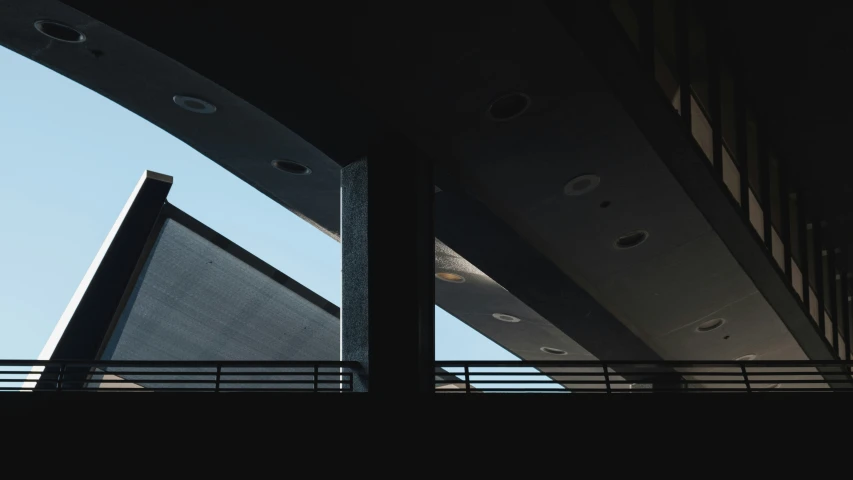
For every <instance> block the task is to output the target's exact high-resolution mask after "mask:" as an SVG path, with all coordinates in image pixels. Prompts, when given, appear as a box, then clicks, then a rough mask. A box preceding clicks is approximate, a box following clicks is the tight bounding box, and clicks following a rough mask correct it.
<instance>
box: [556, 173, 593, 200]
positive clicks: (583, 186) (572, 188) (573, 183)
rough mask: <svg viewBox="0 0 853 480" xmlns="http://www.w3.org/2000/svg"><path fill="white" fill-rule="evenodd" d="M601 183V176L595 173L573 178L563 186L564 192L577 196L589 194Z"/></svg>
mask: <svg viewBox="0 0 853 480" xmlns="http://www.w3.org/2000/svg"><path fill="white" fill-rule="evenodd" d="M599 183H601V177H599V176H598V175H595V174H591V173H590V174H586V175H579V176H577V177H575V178H573V179H571V180H569V183H567V184H566V186H565V187H563V193H565V194H566V195H568V196H570V197H577V196H580V195H584V194H587V193H589V192H591V191H593V190H595V187H597V186H598V184H599Z"/></svg>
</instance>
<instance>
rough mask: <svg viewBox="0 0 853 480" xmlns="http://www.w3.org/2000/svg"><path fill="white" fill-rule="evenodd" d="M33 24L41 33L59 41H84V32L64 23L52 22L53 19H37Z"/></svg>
mask: <svg viewBox="0 0 853 480" xmlns="http://www.w3.org/2000/svg"><path fill="white" fill-rule="evenodd" d="M33 26H34V27H36V30H38V31H39V32H41V34H42V35H45V36H47V37H50V38H52V39H54V40H59V41H60V42H65V43H83V42H85V41H86V34H84V33H83V32H81V31H80V30H77V29H76V28H73V27H69V26H68V25H65V24H64V23H59V22H54V21H53V20H39V21H37V22H36V23H34V24H33Z"/></svg>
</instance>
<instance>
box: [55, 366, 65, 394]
mask: <svg viewBox="0 0 853 480" xmlns="http://www.w3.org/2000/svg"><path fill="white" fill-rule="evenodd" d="M64 373H65V364H64V363H63V364H61V365H60V366H59V375H58V376H57V377H56V391H57V392H61V391H62V377H63V374H64Z"/></svg>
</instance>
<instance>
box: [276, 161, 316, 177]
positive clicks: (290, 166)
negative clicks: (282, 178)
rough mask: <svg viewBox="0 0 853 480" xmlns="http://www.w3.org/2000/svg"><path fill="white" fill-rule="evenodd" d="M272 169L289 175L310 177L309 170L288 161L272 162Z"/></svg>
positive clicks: (299, 164)
mask: <svg viewBox="0 0 853 480" xmlns="http://www.w3.org/2000/svg"><path fill="white" fill-rule="evenodd" d="M271 164H272V166H273V168H275V169H277V170H281V171H282V172H285V173H289V174H291V175H310V174H311V169H310V168H308V167H306V166H305V165H302V164H301V163H296V162H291V161H290V160H273V161H272V162H271Z"/></svg>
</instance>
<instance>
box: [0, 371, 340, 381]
mask: <svg viewBox="0 0 853 480" xmlns="http://www.w3.org/2000/svg"><path fill="white" fill-rule="evenodd" d="M70 373H72V374H81V373H89V374H91V375H115V376H118V377H120V376H128V375H176V376H177V375H186V376H192V377H215V376H216V371H212V372H169V371H165V372H148V371H132V372H126V371H111V370H108V371H95V372H83V371H81V372H73V371H72V372H70ZM0 375H41V377H40V378H41V379H42V380H45V379H47V378H58V376H59V372H0ZM45 375H56V377H45ZM220 375H221V376H223V377H224V376H226V375H231V376H261V375H269V376H274V377H285V376H287V377H311V378H314V371H313V370H311V371H304V372H221V373H220ZM318 375H319V376H320V377H338V376H350V377H351V376H352V372H349V371H346V372H320V373H318Z"/></svg>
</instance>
